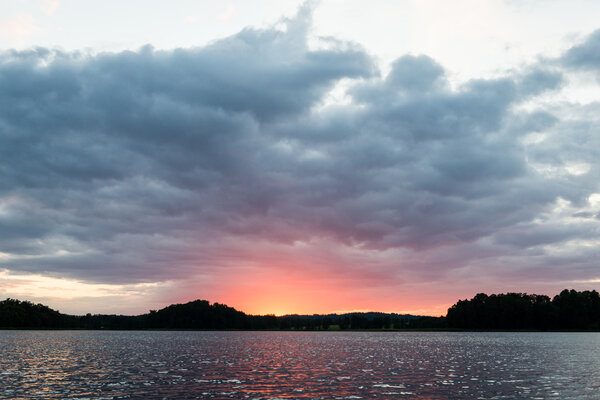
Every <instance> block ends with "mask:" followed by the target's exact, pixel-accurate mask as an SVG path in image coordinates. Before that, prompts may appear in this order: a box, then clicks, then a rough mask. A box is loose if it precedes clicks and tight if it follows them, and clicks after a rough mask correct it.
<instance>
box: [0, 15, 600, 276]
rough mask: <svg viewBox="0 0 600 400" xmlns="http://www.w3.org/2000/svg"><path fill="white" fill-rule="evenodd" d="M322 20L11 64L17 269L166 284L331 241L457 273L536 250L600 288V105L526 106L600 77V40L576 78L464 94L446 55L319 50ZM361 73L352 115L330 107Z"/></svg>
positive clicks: (10, 252)
mask: <svg viewBox="0 0 600 400" xmlns="http://www.w3.org/2000/svg"><path fill="white" fill-rule="evenodd" d="M309 27H310V10H309V9H308V8H305V9H301V10H300V12H299V14H298V16H297V17H296V18H294V19H292V20H289V21H287V29H286V30H285V31H280V30H277V29H274V28H273V29H266V30H255V29H246V30H244V31H242V32H240V33H239V34H237V35H235V36H232V37H229V38H226V39H223V40H220V41H217V42H215V43H213V44H211V45H209V46H207V47H202V48H197V49H176V50H173V51H156V50H153V49H152V48H151V47H145V48H142V49H140V50H139V51H136V52H122V53H101V54H98V55H88V54H83V53H81V54H80V53H63V52H60V51H55V50H48V49H34V50H31V51H23V52H16V51H7V52H4V53H3V54H2V56H1V57H0V160H1V161H0V226H1V229H0V252H3V253H7V258H5V259H6V260H7V261H6V262H4V264H3V266H4V267H5V268H8V269H11V270H15V271H29V272H42V273H50V274H55V275H59V276H71V277H76V278H81V279H87V280H93V281H101V282H137V281H153V280H164V279H171V278H184V277H187V276H191V275H193V274H197V273H198V272H201V273H206V274H210V273H211V271H213V270H218V269H219V268H223V267H222V264H223V263H226V264H228V265H229V258H231V257H234V256H235V254H237V253H236V251H240V252H241V253H240V254H244V252H243V251H242V250H243V249H247V248H248V246H251V244H252V243H253V241H267V242H271V243H274V244H280V245H282V246H289V245H293V244H294V243H297V242H300V241H303V242H310V241H314V240H317V241H318V240H321V239H322V240H327V241H328V243H331V242H333V243H337V244H338V245H339V246H342V247H347V248H351V247H352V248H358V249H364V250H365V251H370V250H374V251H380V252H382V251H387V250H402V251H405V250H408V251H413V252H417V253H422V254H423V257H425V258H426V259H427V260H429V261H428V262H426V268H429V269H431V270H433V271H438V272H442V271H444V269H445V268H459V267H464V266H466V265H468V264H469V263H473V264H474V265H480V264H481V263H482V262H483V261H482V260H488V259H489V257H490V254H494V256H495V257H496V259H499V257H503V256H506V257H515V256H519V257H520V258H518V259H516V261H515V262H516V263H517V264H520V265H522V266H523V267H524V268H525V267H528V266H530V265H531V262H530V261H528V260H531V258H529V257H530V256H531V255H532V254H533V253H532V252H535V254H537V255H539V256H541V257H542V258H543V260H545V261H546V262H547V265H548V266H547V268H549V269H552V268H563V269H565V268H566V272H565V273H564V274H562V275H560V277H559V278H560V279H565V277H566V276H568V273H569V269H568V268H569V265H570V264H569V263H571V264H572V265H574V267H573V269H572V270H571V271H575V272H576V271H581V272H577V273H578V274H579V275H578V276H579V277H582V278H594V276H592V272H591V265H592V264H593V258H592V257H593V256H594V254H593V253H590V252H585V251H583V252H579V254H578V255H577V256H576V259H575V260H574V261H573V256H571V255H570V254H571V253H570V251H571V250H570V247H569V246H570V244H569V243H571V244H572V241H574V240H575V241H576V240H581V239H586V240H598V239H599V238H598V226H599V225H598V224H599V220H598V218H597V212H598V210H597V209H593V207H592V206H591V205H590V204H589V202H588V197H589V196H590V195H591V194H592V193H597V192H599V191H600V190H599V188H598V182H600V180H598V178H599V176H598V161H597V160H599V159H600V158H599V157H598V156H599V154H598V150H597V149H600V143H599V139H598V134H597V133H598V117H597V116H596V115H599V114H598V111H599V109H600V106H599V105H598V104H590V105H588V106H579V105H562V106H548V107H545V108H544V107H542V106H538V107H536V108H535V109H533V110H532V109H531V107H529V108H527V107H523V106H522V105H523V104H525V103H527V102H532V101H534V100H535V98H536V96H539V95H541V94H544V93H547V92H548V91H552V90H559V89H560V87H561V85H562V84H563V82H564V79H563V74H567V73H569V71H570V70H577V69H580V68H583V69H590V70H594V71H600V64H599V62H598V51H597V49H598V43H600V42H599V40H598V39H599V38H600V34H599V33H598V32H596V33H594V34H593V35H591V36H590V37H589V38H588V40H587V41H586V42H584V43H582V44H580V45H577V46H575V47H573V48H571V49H570V50H568V51H567V52H566V53H565V55H564V56H563V58H562V59H561V62H560V63H559V64H560V65H559V66H556V65H554V66H549V67H547V68H546V67H544V66H542V65H533V66H530V67H527V68H525V69H522V70H517V71H513V72H511V73H507V74H506V75H505V76H502V77H499V78H495V79H486V80H484V79H480V80H472V81H469V82H466V83H465V84H463V85H461V86H460V87H458V88H451V85H450V84H449V83H448V82H447V80H446V75H445V70H444V68H443V67H442V66H441V65H439V64H438V63H436V62H435V60H433V59H431V58H429V57H427V56H412V55H405V56H402V57H400V58H398V59H397V60H396V61H395V62H394V63H393V65H392V70H391V72H390V73H389V74H388V75H387V76H385V77H382V76H380V73H379V71H378V69H377V66H376V63H375V61H374V59H373V58H372V57H371V56H370V55H369V54H368V53H367V52H366V51H365V50H364V49H362V48H360V47H359V46H357V45H354V44H352V43H345V42H339V41H331V42H330V43H328V46H327V47H326V48H327V49H323V50H313V49H310V48H309V47H308V45H307V30H308V29H309ZM343 79H345V80H349V82H351V83H350V89H349V90H348V94H349V96H350V98H351V100H352V101H351V102H350V103H349V104H337V105H329V106H327V105H324V104H323V100H324V98H325V96H326V94H327V93H328V92H329V91H330V90H331V89H332V88H333V87H334V85H336V84H337V83H338V82H340V81H341V80H343ZM565 116H568V117H565ZM536 135H537V136H538V137H541V139H539V140H530V139H531V138H532V137H536ZM569 168H571V170H570V169H569ZM573 168H575V169H576V170H577V168H580V169H581V171H583V172H581V171H579V170H577V171H575V173H572V169H573ZM569 171H571V172H569ZM558 199H564V200H565V201H568V202H569V203H568V204H569V206H568V207H567V206H565V207H563V208H564V210H562V211H561V210H557V208H556V207H557V204H558V203H557V201H558ZM559 203H560V201H559ZM590 207H592V208H590ZM224 243H225V244H224ZM548 245H552V246H558V247H559V248H560V249H563V250H564V251H565V252H566V254H567V256H569V257H571V258H570V259H567V260H566V261H564V258H563V256H562V255H560V256H557V255H556V254H551V253H550V252H549V251H548V250H547V249H546V248H545V247H544V246H548ZM561 246H562V247H561ZM448 249H451V250H448ZM452 249H454V250H452ZM449 251H450V252H452V251H455V252H458V254H460V256H458V257H455V259H452V260H450V258H452V257H449V256H448V252H449ZM440 254H445V256H444V257H446V258H445V259H448V262H447V263H446V262H445V261H444V260H443V259H442V260H441V259H439V257H441V256H440ZM565 257H566V256H565ZM567 258H568V257H567ZM223 260H228V261H227V262H224V261H223ZM537 260H539V258H538V259H536V262H537ZM557 260H560V261H564V263H562V262H561V263H558V262H557ZM569 260H570V261H569ZM234 262H235V260H234V261H231V263H234ZM553 262H556V263H557V264H559V265H558V266H554V265H553V264H552V263H553ZM390 263H392V264H393V260H390ZM492 264H493V263H492V262H489V263H488V264H486V265H492ZM398 268H400V267H398ZM498 268H502V267H498ZM340 271H343V266H341V267H340ZM480 271H481V273H484V271H485V269H481V270H480ZM373 272H374V273H375V272H376V271H373ZM575 272H573V273H575ZM596 277H597V276H596ZM557 279H558V278H557Z"/></svg>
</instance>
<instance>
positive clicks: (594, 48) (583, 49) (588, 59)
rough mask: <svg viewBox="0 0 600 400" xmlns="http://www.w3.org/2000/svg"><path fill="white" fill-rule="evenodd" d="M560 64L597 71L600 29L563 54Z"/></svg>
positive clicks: (599, 56)
mask: <svg viewBox="0 0 600 400" xmlns="http://www.w3.org/2000/svg"><path fill="white" fill-rule="evenodd" d="M561 61H562V63H563V64H564V65H565V66H567V67H571V68H577V69H588V70H592V71H598V70H599V69H600V29H599V30H596V31H594V32H592V33H591V34H590V35H589V36H588V37H586V39H585V40H584V41H583V42H582V43H580V44H577V45H575V46H573V47H571V48H570V49H569V50H567V51H566V52H565V54H563V55H562V57H561Z"/></svg>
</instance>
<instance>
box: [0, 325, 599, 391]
mask: <svg viewBox="0 0 600 400" xmlns="http://www.w3.org/2000/svg"><path fill="white" fill-rule="evenodd" d="M31 398H35V399H62V398H71V399H76V398H79V399H84V398H87V399H100V398H102V399H121V398H168V399H192V398H214V399H228V398H233V399H359V398H363V399H371V398H385V399H387V398H399V399H401V398H412V399H416V398H418V399H477V398H480V399H514V398H523V399H536V398H537V399H551V398H556V399H600V334H597V333H449V332H440V333H417V332H415V333H412V332H411V333H405V332H402V333H392V332H381V333H380V332H123V331H121V332H115V331H113V332H106V331H0V399H31Z"/></svg>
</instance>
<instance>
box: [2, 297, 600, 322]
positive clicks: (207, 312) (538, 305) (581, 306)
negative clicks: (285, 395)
mask: <svg viewBox="0 0 600 400" xmlns="http://www.w3.org/2000/svg"><path fill="white" fill-rule="evenodd" d="M0 328H5V329H6V328H15V329H116V330H123V329H128V330H138V329H190V330H224V329H236V330H427V329H466V330H478V329H481V330H494V329H507V330H514V329H527V330H569V329H571V330H598V329H600V296H599V295H598V292H596V291H595V290H593V291H583V292H578V291H575V290H563V291H562V292H561V293H560V294H558V295H556V296H555V297H554V298H553V299H550V297H548V296H545V295H536V294H531V295H530V294H526V293H506V294H492V295H487V294H485V293H479V294H477V295H476V296H475V297H473V298H472V299H470V300H459V301H458V302H457V303H456V304H454V305H453V306H452V307H450V308H449V309H448V313H447V314H446V316H445V317H423V316H414V315H409V314H393V313H392V314H388V313H377V312H369V313H347V314H327V315H320V314H314V315H285V316H279V317H277V316H274V315H249V314H245V313H243V312H241V311H238V310H236V309H235V308H232V307H228V306H226V305H224V304H219V303H213V304H211V303H209V302H208V301H206V300H195V301H192V302H189V303H185V304H173V305H170V306H168V307H165V308H163V309H160V310H158V311H156V310H151V311H150V312H148V313H146V314H142V315H135V316H126V315H105V314H95V315H92V314H86V315H68V314H62V313H60V312H58V311H56V310H53V309H51V308H49V307H47V306H45V305H42V304H34V303H31V302H28V301H19V300H15V299H6V300H4V301H0Z"/></svg>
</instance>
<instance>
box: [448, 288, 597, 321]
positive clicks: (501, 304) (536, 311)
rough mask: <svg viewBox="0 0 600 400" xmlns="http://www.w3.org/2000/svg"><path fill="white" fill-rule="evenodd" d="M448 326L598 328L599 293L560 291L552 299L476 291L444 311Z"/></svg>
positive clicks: (524, 294) (529, 295)
mask: <svg viewBox="0 0 600 400" xmlns="http://www.w3.org/2000/svg"><path fill="white" fill-rule="evenodd" d="M446 323H447V325H448V327H449V328H459V329H530V330H569V329H571V330H598V329H600V296H599V295H598V292H596V291H595V290H592V291H589V290H586V291H583V292H578V291H576V290H573V289H571V290H567V289H565V290H563V291H562V292H560V294H558V295H556V296H554V298H553V299H550V297H548V296H545V295H536V294H526V293H506V294H492V295H489V296H488V295H487V294H485V293H479V294H477V295H476V296H475V297H473V298H472V299H471V300H460V301H458V302H457V303H456V304H454V305H453V306H452V307H450V309H448V313H447V314H446Z"/></svg>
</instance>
